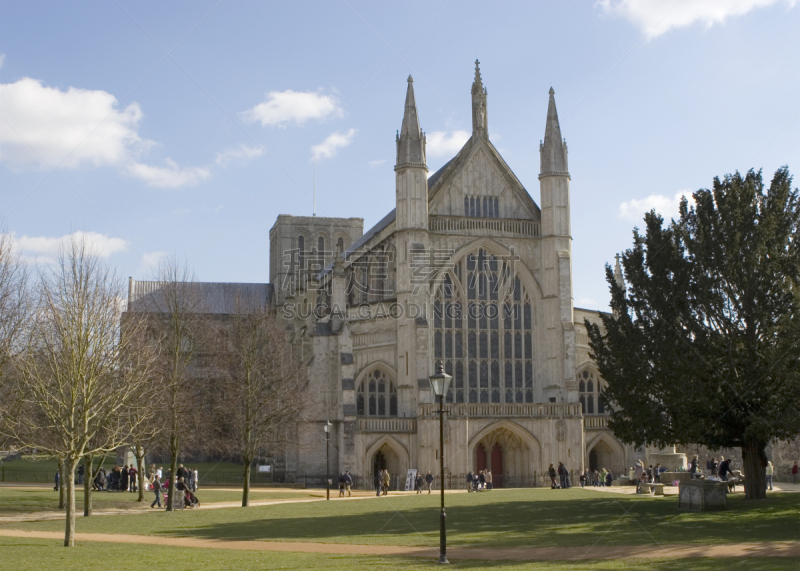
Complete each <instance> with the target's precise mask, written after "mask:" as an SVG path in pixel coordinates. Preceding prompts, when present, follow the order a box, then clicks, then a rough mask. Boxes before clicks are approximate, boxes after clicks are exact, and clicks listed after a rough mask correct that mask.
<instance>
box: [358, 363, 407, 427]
mask: <svg viewBox="0 0 800 571" xmlns="http://www.w3.org/2000/svg"><path fill="white" fill-rule="evenodd" d="M356 414H358V416H397V389H396V388H395V386H394V383H393V382H392V381H390V380H389V379H387V378H386V374H385V373H384V372H383V371H382V370H380V369H375V370H374V371H372V372H370V374H369V375H368V376H367V378H365V379H364V380H363V381H361V383H359V385H358V391H357V393H356Z"/></svg>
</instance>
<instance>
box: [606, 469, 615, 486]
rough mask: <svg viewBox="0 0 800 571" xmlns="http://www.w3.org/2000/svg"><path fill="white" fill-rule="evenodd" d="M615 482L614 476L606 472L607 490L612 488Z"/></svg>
mask: <svg viewBox="0 0 800 571" xmlns="http://www.w3.org/2000/svg"><path fill="white" fill-rule="evenodd" d="M613 481H614V476H612V475H611V472H606V488H610V487H611V483H612V482H613Z"/></svg>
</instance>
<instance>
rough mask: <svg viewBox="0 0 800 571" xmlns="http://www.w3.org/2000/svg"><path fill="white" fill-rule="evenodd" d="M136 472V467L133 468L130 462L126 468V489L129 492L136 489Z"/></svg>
mask: <svg viewBox="0 0 800 571" xmlns="http://www.w3.org/2000/svg"><path fill="white" fill-rule="evenodd" d="M137 473H138V472H137V470H136V468H134V467H133V464H131V467H130V468H128V490H129V491H131V492H135V491H136V489H137V488H136V474H137Z"/></svg>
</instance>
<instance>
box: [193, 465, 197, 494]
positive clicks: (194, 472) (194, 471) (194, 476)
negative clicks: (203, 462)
mask: <svg viewBox="0 0 800 571" xmlns="http://www.w3.org/2000/svg"><path fill="white" fill-rule="evenodd" d="M192 491H193V492H196V491H197V468H192Z"/></svg>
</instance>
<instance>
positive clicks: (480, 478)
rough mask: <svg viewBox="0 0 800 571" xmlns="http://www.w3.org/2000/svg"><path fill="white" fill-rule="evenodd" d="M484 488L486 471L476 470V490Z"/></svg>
mask: <svg viewBox="0 0 800 571" xmlns="http://www.w3.org/2000/svg"><path fill="white" fill-rule="evenodd" d="M484 488H486V472H485V470H481V471H480V472H478V491H481V490H483V489H484Z"/></svg>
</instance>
